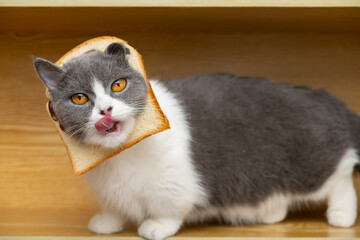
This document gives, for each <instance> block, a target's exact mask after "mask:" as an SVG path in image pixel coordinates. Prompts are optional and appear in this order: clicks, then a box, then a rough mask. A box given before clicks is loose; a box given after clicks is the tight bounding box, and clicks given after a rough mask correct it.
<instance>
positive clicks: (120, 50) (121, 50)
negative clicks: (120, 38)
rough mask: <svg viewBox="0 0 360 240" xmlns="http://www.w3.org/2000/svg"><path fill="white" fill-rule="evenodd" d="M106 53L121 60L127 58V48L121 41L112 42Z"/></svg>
mask: <svg viewBox="0 0 360 240" xmlns="http://www.w3.org/2000/svg"><path fill="white" fill-rule="evenodd" d="M105 53H106V54H109V55H113V56H115V57H117V58H119V59H121V60H125V55H126V49H125V47H124V46H123V45H122V44H120V43H112V44H110V45H109V46H108V47H107V48H106V50H105Z"/></svg>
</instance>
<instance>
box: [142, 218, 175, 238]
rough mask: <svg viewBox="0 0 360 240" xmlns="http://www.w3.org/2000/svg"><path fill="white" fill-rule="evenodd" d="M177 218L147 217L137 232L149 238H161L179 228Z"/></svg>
mask: <svg viewBox="0 0 360 240" xmlns="http://www.w3.org/2000/svg"><path fill="white" fill-rule="evenodd" d="M180 225H181V221H180V220H178V219H168V218H166V219H156V220H153V219H147V220H145V221H144V222H143V223H142V224H141V225H140V227H139V229H138V234H139V235H140V236H141V237H144V238H146V239H149V240H163V239H165V238H167V237H170V236H172V235H174V234H175V233H176V232H177V231H178V230H179V228H180Z"/></svg>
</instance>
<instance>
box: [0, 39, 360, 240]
mask: <svg viewBox="0 0 360 240" xmlns="http://www.w3.org/2000/svg"><path fill="white" fill-rule="evenodd" d="M95 36H98V34H97V35H95V34H88V35H84V34H82V35H79V34H56V33H52V34H39V33H37V34H33V33H21V34H19V33H2V34H0V83H1V84H0V235H1V236H17V235H28V236H40V235H41V236H95V235H94V234H91V233H90V232H88V230H87V228H86V226H87V223H88V221H89V219H90V217H91V216H92V215H93V214H94V213H95V212H97V211H98V206H97V204H96V201H95V199H94V197H93V196H92V194H91V191H90V190H89V189H88V187H87V185H86V183H85V182H84V180H83V179H82V178H81V177H78V176H76V175H74V174H73V172H72V169H71V166H70V164H69V162H68V161H69V160H68V158H67V156H66V152H65V149H64V147H63V145H62V143H61V141H60V138H59V137H58V135H57V133H56V131H55V129H54V127H53V126H52V123H51V122H50V121H49V119H48V117H47V115H46V112H45V103H46V98H45V95H44V92H45V88H44V87H43V86H42V84H41V82H40V80H38V79H37V77H36V75H35V73H34V71H33V68H32V63H31V56H32V55H35V56H40V57H44V58H47V59H49V60H51V61H55V60H57V59H58V58H59V57H60V56H61V55H62V54H64V53H65V52H66V51H68V50H69V49H70V48H72V47H74V46H76V45H77V44H79V43H81V42H83V41H84V40H86V39H88V38H91V37H95ZM117 36H118V37H121V38H124V39H126V40H127V41H129V43H130V44H131V45H133V46H134V47H136V48H137V49H138V50H139V52H140V53H142V55H143V57H144V60H145V66H146V68H147V70H148V73H149V75H150V77H157V78H160V79H161V80H166V79H168V78H171V77H179V76H186V75H190V74H199V73H208V72H216V71H221V72H231V73H234V74H238V75H247V76H263V77H267V78H270V79H273V80H274V81H277V82H289V83H292V84H297V85H309V86H311V87H325V88H327V89H328V90H329V91H331V92H332V93H333V94H335V95H336V96H338V97H340V98H341V99H343V100H344V101H345V102H346V103H347V104H348V105H349V107H350V108H351V109H353V110H354V111H356V112H358V113H360V94H359V93H360V34H355V33H354V34H349V33H343V34H336V33H334V34H331V33H326V34H314V33H313V34H310V33H302V34H300V33H291V34H289V33H276V34H270V33H263V34H259V33H226V34H220V33H219V34H216V33H207V34H204V33H198V34H196V33H192V34H191V35H189V34H186V33H183V34H182V33H177V34H176V35H173V34H170V33H161V34H151V33H149V34H142V35H139V34H136V33H127V34H117ZM220 45H221V47H219V46H220ZM356 187H357V192H358V194H359V193H360V177H357V178H356ZM323 215H324V213H323V212H317V213H308V214H302V215H292V216H290V218H289V219H287V220H286V221H284V222H283V223H280V224H275V225H269V226H265V225H261V226H241V227H227V226H207V227H189V228H185V229H182V230H181V231H180V233H179V234H178V236H179V237H360V222H359V220H358V221H357V223H356V225H355V226H354V227H352V228H347V229H340V228H334V227H330V226H328V225H327V224H326V220H325V218H324V216H323ZM135 235H136V231H135V229H134V228H133V227H129V228H127V229H126V231H125V232H124V233H122V234H119V235H116V236H135Z"/></svg>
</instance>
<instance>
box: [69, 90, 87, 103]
mask: <svg viewBox="0 0 360 240" xmlns="http://www.w3.org/2000/svg"><path fill="white" fill-rule="evenodd" d="M71 100H72V101H73V103H76V104H80V105H81V104H84V103H86V102H87V101H88V97H87V96H86V95H85V94H82V93H76V94H74V95H72V96H71Z"/></svg>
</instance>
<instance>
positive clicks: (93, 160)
mask: <svg viewBox="0 0 360 240" xmlns="http://www.w3.org/2000/svg"><path fill="white" fill-rule="evenodd" d="M114 42H119V43H122V44H123V45H124V46H125V47H126V48H127V49H128V50H129V51H127V54H126V57H127V60H128V62H129V64H130V65H131V66H132V67H133V68H134V69H135V70H137V71H138V72H140V73H141V74H142V75H143V76H144V78H145V79H146V82H147V85H148V96H147V102H146V106H145V108H144V109H145V110H144V111H143V112H142V113H141V114H140V115H139V116H138V118H137V120H136V123H135V126H134V129H133V131H132V133H131V134H130V135H129V137H128V138H127V140H126V142H125V143H124V144H122V146H121V147H120V148H118V149H106V148H102V147H100V146H93V145H86V144H83V143H81V142H79V141H77V140H76V139H74V138H71V137H69V136H68V134H67V133H65V132H64V131H63V130H62V129H61V126H60V125H59V122H58V121H57V119H56V117H54V114H53V113H52V109H51V106H50V105H51V103H50V102H48V103H47V105H46V110H47V112H48V114H49V117H50V119H52V121H53V122H54V124H55V127H56V129H57V131H58V133H59V134H60V136H61V139H62V141H63V143H64V144H65V147H66V150H67V153H68V155H69V158H70V162H71V165H72V167H73V170H74V172H75V173H76V174H78V175H80V174H83V173H85V172H86V171H88V170H90V169H92V168H93V167H95V166H97V165H98V164H100V163H101V162H103V161H105V160H106V159H109V158H110V157H112V156H114V155H116V154H118V153H120V152H121V151H123V150H125V149H127V148H129V147H131V146H132V145H134V144H136V143H138V142H139V141H141V140H142V139H144V138H146V137H149V136H151V135H153V134H155V133H158V132H161V131H164V130H166V129H169V128H170V126H169V122H168V120H167V118H166V116H165V115H164V113H163V112H162V110H161V108H160V106H159V103H158V102H157V100H156V98H155V95H154V92H153V91H152V89H151V86H150V83H149V80H148V78H147V76H146V72H145V68H144V64H143V61H142V57H141V55H140V54H139V53H138V52H137V51H136V50H135V49H134V48H133V47H131V46H130V45H128V44H127V43H126V42H125V41H124V40H121V39H118V38H116V37H109V36H104V37H98V38H94V39H90V40H88V41H86V42H84V43H82V44H80V45H79V46H77V47H75V48H73V49H72V50H70V51H69V52H68V53H66V54H65V55H64V56H62V57H61V58H60V59H59V60H58V61H57V62H56V63H55V64H56V65H58V66H62V65H63V64H64V63H66V62H67V61H69V60H71V59H73V58H75V57H78V56H80V55H82V54H84V53H86V52H88V51H91V50H96V49H97V50H100V51H104V50H105V49H106V47H107V46H108V45H110V44H111V43H114ZM46 95H47V97H48V98H50V97H49V93H48V90H47V91H46Z"/></svg>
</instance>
